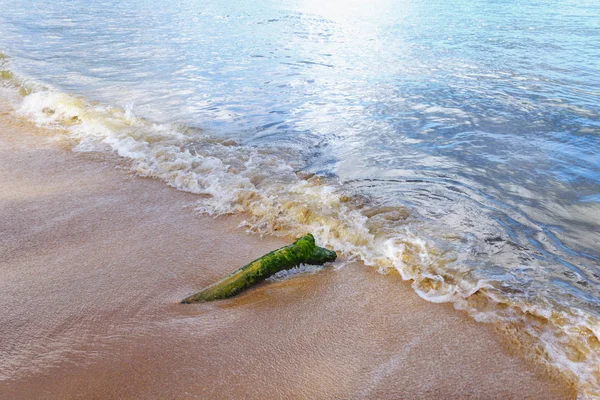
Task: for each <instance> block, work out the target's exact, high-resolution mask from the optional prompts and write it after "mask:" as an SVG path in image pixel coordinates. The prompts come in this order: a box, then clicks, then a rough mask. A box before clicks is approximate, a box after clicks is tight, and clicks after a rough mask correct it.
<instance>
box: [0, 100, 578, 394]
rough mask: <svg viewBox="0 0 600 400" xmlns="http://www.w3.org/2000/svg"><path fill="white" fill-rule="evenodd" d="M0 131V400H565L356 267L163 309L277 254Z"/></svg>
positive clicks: (482, 337) (451, 320) (149, 186)
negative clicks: (265, 256) (262, 257)
mask: <svg viewBox="0 0 600 400" xmlns="http://www.w3.org/2000/svg"><path fill="white" fill-rule="evenodd" d="M0 119H1V124H0V125H1V128H0V184H1V186H2V188H1V190H0V221H2V224H1V226H0V359H1V362H0V393H2V398H4V399H21V398H27V399H37V398H45V399H46V398H57V399H71V398H85V399H92V398H103V399H105V398H173V399H174V398H177V399H182V398H211V399H217V398H221V399H229V398H410V399H425V398H457V399H458V398H461V399H464V398H495V399H496V398H497V399H500V398H502V399H506V398H519V399H524V398H531V399H568V398H575V396H576V394H575V391H574V390H573V389H572V387H570V386H569V384H568V383H567V382H566V380H564V379H563V378H562V377H560V376H559V375H550V374H549V373H548V372H547V371H546V370H544V368H542V367H540V366H537V365H535V364H534V363H532V362H530V361H526V360H525V359H524V358H523V357H522V356H520V355H519V354H518V349H516V348H515V347H513V346H512V345H510V344H509V343H508V341H507V340H506V339H504V338H503V336H502V335H500V334H499V333H498V332H497V331H495V330H494V329H493V327H492V326H491V325H487V324H479V323H476V322H475V321H473V320H472V319H471V318H469V317H468V316H467V315H466V313H463V312H458V311H456V310H454V309H453V308H452V306H451V305H449V304H432V303H428V302H426V301H424V300H422V299H420V298H419V297H418V296H417V295H416V294H415V293H414V291H413V290H412V289H411V288H410V286H409V285H408V284H407V283H404V282H402V280H401V279H400V277H399V276H398V275H394V274H392V275H381V274H379V273H377V271H376V270H375V269H374V268H369V267H365V266H364V265H362V264H360V263H351V264H348V265H346V266H343V267H342V268H335V267H334V268H332V267H329V268H325V269H324V270H322V271H319V272H318V273H315V274H306V275H299V276H295V277H292V278H291V279H285V280H282V281H277V282H267V283H265V284H262V285H260V286H259V287H257V288H255V289H252V290H249V291H248V292H246V293H244V294H243V295H241V296H239V297H237V298H234V299H231V300H227V301H222V302H215V303H210V304H199V305H182V304H179V303H178V301H179V300H180V299H181V298H183V297H184V296H186V295H188V294H190V293H192V292H193V291H194V290H195V289H197V288H200V287H202V286H204V285H207V284H209V283H211V282H213V281H214V280H216V279H218V278H219V277H220V276H222V275H223V274H226V273H228V272H230V271H232V270H234V269H236V268H238V267H239V266H241V265H243V264H245V263H247V262H248V261H250V260H252V259H254V258H256V257H258V256H260V255H262V254H264V253H265V252H267V251H269V250H272V249H274V248H277V247H279V246H281V245H284V244H286V243H288V242H289V241H286V240H283V239H275V238H263V239H260V238H258V237H256V236H250V235H248V234H246V233H244V232H243V231H242V230H240V229H238V228H237V226H238V224H239V222H240V221H239V219H238V218H235V217H231V218H229V217H228V218H218V219H213V218H208V217H201V216H198V215H197V214H195V213H194V211H193V207H194V204H195V202H196V199H195V196H193V195H191V194H186V193H183V192H178V191H176V190H174V189H172V188H168V187H166V186H165V185H164V184H162V183H160V182H158V181H155V180H151V179H141V178H136V177H132V176H131V175H130V174H129V173H128V172H125V171H124V170H123V169H118V168H115V166H118V162H119V161H118V160H117V159H111V158H110V156H107V155H106V154H97V153H73V152H69V151H66V150H64V149H62V148H61V147H60V146H59V144H58V143H56V142H55V141H51V140H50V139H49V138H48V137H44V134H45V132H44V131H42V130H40V129H37V128H35V127H34V126H32V125H31V124H29V123H27V122H25V121H20V120H15V119H14V118H13V117H12V116H11V114H10V113H9V112H8V109H7V107H4V108H3V111H2V115H1V116H0ZM339 266H340V265H338V267H339Z"/></svg>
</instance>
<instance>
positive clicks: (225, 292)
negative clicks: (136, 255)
mask: <svg viewBox="0 0 600 400" xmlns="http://www.w3.org/2000/svg"><path fill="white" fill-rule="evenodd" d="M335 259H336V254H335V252H334V251H331V250H328V249H324V248H322V247H319V246H317V245H316V244H315V238H314V237H313V235H311V234H310V233H309V234H308V235H306V236H303V237H302V238H300V239H298V240H297V241H295V242H294V243H292V244H290V245H289V246H285V247H282V248H280V249H278V250H275V251H272V252H270V253H268V254H266V255H264V256H262V257H261V258H258V259H256V260H254V261H252V262H251V263H250V264H248V265H245V266H243V267H242V268H240V269H238V270H237V271H235V272H234V273H232V274H231V275H229V276H227V277H225V278H223V279H221V280H220V281H219V282H217V283H214V284H212V285H210V286H208V287H206V288H204V289H202V290H201V291H199V292H198V293H196V294H193V295H191V296H189V297H186V298H185V299H183V300H182V301H181V302H182V303H186V304H189V303H202V302H205V301H213V300H219V299H225V298H228V297H232V296H235V295H236V294H238V293H240V292H241V291H242V290H245V289H247V288H249V287H250V286H252V285H254V284H256V283H258V282H261V281H263V280H265V279H267V278H268V277H269V276H271V275H273V274H275V273H277V272H279V271H282V270H284V269H290V268H293V267H295V266H297V265H300V264H311V265H323V264H325V263H326V262H330V261H335Z"/></svg>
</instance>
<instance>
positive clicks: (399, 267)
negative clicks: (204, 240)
mask: <svg viewBox="0 0 600 400" xmlns="http://www.w3.org/2000/svg"><path fill="white" fill-rule="evenodd" d="M6 64H7V62H6V60H5V58H0V66H1V69H2V71H9V70H8V69H6V68H5V67H6ZM2 80H3V82H4V84H3V85H4V86H5V87H7V86H10V87H13V88H14V89H15V90H16V91H19V92H20V94H21V97H20V99H19V101H18V104H17V105H16V109H17V114H18V115H20V116H23V117H27V118H29V119H31V120H33V121H35V122H36V123H37V124H38V125H40V126H43V127H46V128H49V129H56V132H57V135H58V134H59V133H60V134H64V135H66V136H67V137H68V138H69V139H70V140H74V142H75V144H74V147H73V149H74V151H112V152H115V153H116V154H118V155H119V156H121V157H123V158H125V159H127V160H128V162H129V164H130V168H131V170H132V171H134V172H135V173H137V174H138V175H140V176H145V177H153V178H157V179H160V180H162V181H164V182H166V183H167V184H168V185H170V186H172V187H174V188H176V189H178V190H182V191H186V192H191V193H194V194H197V195H198V202H197V206H196V209H197V211H198V212H200V213H203V214H208V215H221V214H231V213H244V215H245V216H246V220H245V221H244V223H243V226H244V227H245V228H246V229H248V230H250V231H253V232H256V233H259V234H261V235H265V234H269V235H278V236H282V235H287V236H299V235H303V234H305V233H306V232H312V233H313V234H314V235H315V237H316V238H317V240H318V242H319V243H320V244H321V245H324V246H326V247H329V248H331V249H334V250H336V251H337V252H338V253H340V254H341V255H344V256H346V257H348V258H356V259H360V260H361V261H363V262H364V263H365V264H366V265H368V266H374V267H377V268H379V271H380V272H381V273H387V272H389V271H393V270H395V271H398V272H399V273H400V275H401V276H402V279H404V280H406V281H412V287H413V288H414V290H415V291H416V292H417V293H418V294H419V296H421V297H422V298H424V299H426V300H428V301H432V302H452V303H454V305H455V307H456V308H459V309H463V310H466V311H468V312H469V313H470V314H471V315H472V316H473V317H474V318H475V319H476V320H478V321H482V322H500V323H503V324H507V325H511V326H516V327H520V328H519V329H520V330H521V331H524V332H526V333H527V334H528V335H530V337H531V338H534V340H535V341H536V343H539V345H540V346H541V349H542V350H541V351H540V352H539V356H540V358H541V359H543V360H544V361H545V362H546V363H547V364H549V365H552V366H554V367H557V368H559V369H560V370H561V371H563V372H564V373H566V374H567V375H569V376H570V377H571V378H572V379H573V380H574V381H577V382H578V384H579V388H580V393H581V396H583V397H586V396H600V367H599V366H600V358H599V357H598V354H600V353H599V350H600V341H599V340H598V338H599V337H600V328H599V327H600V325H599V323H598V320H597V319H596V318H595V317H594V316H592V315H589V314H585V313H583V312H580V311H579V310H576V309H561V308H560V306H559V305H556V304H552V303H550V302H548V301H546V300H544V299H539V298H535V299H532V298H529V297H528V296H526V295H525V294H523V293H519V292H515V291H512V292H511V289H510V288H508V287H506V286H503V283H502V282H495V281H488V280H483V279H478V278H476V277H474V276H473V275H472V274H470V273H469V271H470V270H469V268H468V267H466V266H461V265H457V264H458V263H457V262H455V261H456V258H455V257H453V256H452V255H451V254H447V253H446V252H444V251H442V250H440V249H438V248H436V247H435V246H434V245H432V242H431V241H429V240H427V238H426V237H422V236H419V234H418V233H416V232H414V231H413V229H414V228H413V226H412V225H411V224H410V218H411V216H410V214H409V212H408V211H407V210H406V209H405V208H403V207H389V206H383V205H378V204H377V203H376V202H375V201H373V200H371V199H369V198H368V197H365V196H364V195H361V196H359V195H357V194H355V193H352V192H351V191H349V190H348V189H347V188H344V187H343V186H342V185H341V184H340V183H339V182H338V181H337V180H336V179H335V178H331V177H329V178H327V177H320V176H315V175H312V174H310V173H307V172H305V171H304V170H303V168H304V162H303V160H302V158H301V157H300V156H299V155H298V154H297V152H295V151H293V150H290V149H287V148H285V147H267V148H265V147H252V146H243V145H240V144H238V143H236V142H233V141H230V140H224V139H219V138H216V137H213V136H211V135H208V134H206V133H205V132H202V131H199V130H197V129H189V128H186V127H181V126H177V125H174V124H155V123H152V122H151V121H149V120H146V119H143V118H139V117H137V116H136V115H135V113H134V112H133V110H132V109H131V108H129V109H123V108H118V107H111V106H106V105H102V104H96V103H92V102H89V101H86V100H84V99H82V98H80V97H77V96H73V95H70V94H67V93H63V92H60V91H58V90H56V89H53V88H48V87H44V86H43V85H39V84H33V83H31V82H32V81H28V80H25V79H22V78H19V77H17V76H15V74H13V73H12V72H10V71H9V72H8V73H4V72H2ZM26 82H27V83H26ZM315 271H316V270H313V269H307V268H304V269H302V268H299V269H297V270H292V271H291V272H286V273H283V274H281V275H277V276H276V277H274V278H273V279H275V280H281V279H288V278H289V277H290V276H294V275H295V274H299V273H312V272H315Z"/></svg>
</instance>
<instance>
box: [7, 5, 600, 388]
mask: <svg viewBox="0 0 600 400" xmlns="http://www.w3.org/2000/svg"><path fill="white" fill-rule="evenodd" d="M0 9H1V10H2V12H1V13H0V52H1V53H2V54H3V56H2V58H0V64H2V65H1V66H0V69H1V70H2V73H1V75H0V77H1V78H2V85H3V86H4V87H5V88H8V89H11V90H13V89H14V90H15V91H18V92H20V95H19V96H18V97H17V98H16V99H15V100H14V101H15V105H16V108H17V113H18V114H19V115H20V116H24V117H27V118H31V119H33V120H35V121H36V122H37V123H39V124H40V125H44V126H47V127H55V128H57V135H67V136H68V137H69V138H71V139H74V143H75V145H74V150H76V151H99V152H115V153H117V154H119V155H120V156H122V157H124V158H126V159H127V160H129V162H130V165H131V168H132V169H133V170H134V171H136V172H137V173H138V174H140V175H143V176H151V177H156V178H158V179H161V180H163V181H165V182H166V183H167V184H169V185H171V186H173V187H176V188H177V189H180V190H185V191H189V192H192V193H196V194H198V204H197V208H198V211H199V212H202V213H208V214H212V215H218V214H223V213H238V212H243V213H245V215H246V227H247V228H249V229H251V230H253V231H256V232H259V233H261V234H277V235H281V234H282V235H300V234H303V233H305V232H307V231H310V232H313V233H314V234H315V236H316V237H317V239H318V241H319V243H321V244H323V245H327V246H329V247H331V248H333V249H335V250H337V251H338V252H339V253H340V255H342V256H345V257H348V258H357V259H361V260H362V261H364V262H365V264H367V265H370V266H373V267H375V268H378V269H379V270H380V271H381V272H383V273H386V272H389V271H393V270H397V271H398V272H399V273H400V274H401V275H402V277H403V278H404V279H406V280H410V281H411V282H412V285H413V287H414V289H415V290H416V291H417V293H419V295H420V296H421V297H423V298H425V299H427V300H430V301H435V302H446V301H451V302H453V303H454V304H455V306H456V307H457V308H461V309H465V310H467V311H469V312H470V313H471V315H473V316H474V317H475V318H476V319H478V320H480V321H494V322H501V323H504V324H508V325H512V326H516V327H518V329H519V330H520V331H522V332H525V333H526V334H528V335H530V336H531V337H532V338H534V340H536V341H537V342H538V343H539V345H540V348H541V351H540V357H541V359H543V360H544V361H545V362H547V363H549V364H551V365H554V366H556V367H558V368H559V369H561V370H562V371H563V372H565V373H566V374H569V375H570V376H571V377H572V378H573V379H575V380H577V381H578V384H579V388H580V393H581V395H582V396H590V397H593V396H599V395H600V340H599V338H600V3H599V2H597V1H592V0H587V1H586V0H583V1H567V0H557V1H549V0H548V1H544V0H540V1H533V0H525V1H520V2H511V1H508V2H507V1H504V2H500V1H477V0H476V1H463V0H450V1H422V0H421V1H419V0H397V1H389V0H374V1H365V0H348V1H340V0H325V1H314V0H295V1H294V0H283V1H277V2H275V1H268V0H267V1H263V2H258V3H257V2H249V1H241V0H227V1H215V0H209V1H204V2H194V1H177V2H164V1H158V0H146V1H137V0H134V1H128V2H118V1H96V2H92V3H89V2H83V1H68V2H67V1H51V2H50V1H39V0H38V1H35V0H34V1H18V2H15V1H5V0H0Z"/></svg>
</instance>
